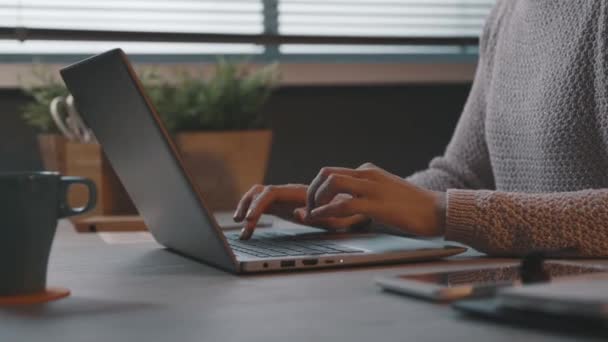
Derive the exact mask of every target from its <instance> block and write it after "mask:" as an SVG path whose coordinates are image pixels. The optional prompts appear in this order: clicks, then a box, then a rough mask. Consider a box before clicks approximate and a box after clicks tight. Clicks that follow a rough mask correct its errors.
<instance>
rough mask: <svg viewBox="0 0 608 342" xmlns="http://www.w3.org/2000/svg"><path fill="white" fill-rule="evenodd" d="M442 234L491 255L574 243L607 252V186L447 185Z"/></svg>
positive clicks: (586, 250)
mask: <svg viewBox="0 0 608 342" xmlns="http://www.w3.org/2000/svg"><path fill="white" fill-rule="evenodd" d="M446 202H447V206H446V216H445V217H446V222H445V236H446V239H448V240H453V241H458V242H462V243H464V244H467V245H469V246H471V247H473V248H475V249H477V250H479V251H481V252H485V253H488V254H492V255H509V256H513V255H523V254H526V253H528V252H530V251H532V250H537V249H559V248H565V247H574V248H576V249H577V250H578V253H579V255H580V256H586V257H604V256H608V225H607V224H606V222H608V189H601V190H584V191H577V192H563V193H548V194H526V193H506V192H497V191H485V190H478V191H470V190H449V191H448V193H447V200H446Z"/></svg>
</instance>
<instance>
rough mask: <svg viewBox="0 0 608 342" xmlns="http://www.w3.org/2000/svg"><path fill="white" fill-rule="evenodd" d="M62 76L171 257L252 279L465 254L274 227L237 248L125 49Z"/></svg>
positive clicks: (367, 236)
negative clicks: (248, 275)
mask: <svg viewBox="0 0 608 342" xmlns="http://www.w3.org/2000/svg"><path fill="white" fill-rule="evenodd" d="M61 76H62V78H63V80H64V81H65V84H66V85H67V87H68V89H69V90H70V92H71V93H72V95H73V96H74V99H75V102H76V106H77V107H78V111H79V112H80V114H81V116H82V118H83V120H84V121H85V123H86V124H87V125H88V126H89V127H90V129H91V130H92V131H93V133H94V134H95V136H96V137H97V140H98V141H99V143H100V144H101V146H102V148H103V150H104V152H105V153H106V155H107V157H108V159H109V161H110V164H111V165H112V167H113V168H114V170H115V171H116V173H117V174H118V177H119V178H120V180H121V181H122V183H123V185H124V186H125V189H126V190H127V193H128V194H129V196H130V197H131V199H132V200H133V203H134V204H135V206H136V208H137V210H138V211H139V213H140V215H141V216H142V217H143V219H144V221H145V223H146V225H147V227H148V229H149V231H150V233H151V234H152V236H153V237H154V239H155V240H156V241H157V242H158V243H159V244H161V245H163V246H165V247H167V248H168V249H169V250H171V251H174V252H176V253H178V254H181V255H184V256H187V257H189V258H193V259H195V260H198V261H201V262H204V263H206V264H209V265H212V266H215V267H218V268H220V269H222V270H226V271H229V272H234V273H253V272H265V271H279V270H281V271H287V270H297V269H313V268H327V267H343V266H352V265H362V264H386V263H398V262H411V261H419V260H432V259H438V258H443V257H447V256H451V255H455V254H459V253H462V252H464V251H465V250H466V248H463V247H459V246H449V245H443V244H440V243H435V242H431V241H425V240H419V239H411V238H406V237H400V236H394V235H389V234H380V233H371V232H361V233H330V232H325V231H323V230H320V229H317V228H314V227H306V226H300V225H294V226H295V227H291V226H290V227H289V228H288V229H281V227H280V226H278V225H279V224H277V223H275V224H274V226H273V227H269V228H259V229H257V230H256V232H255V234H254V236H253V237H252V239H250V240H247V241H240V240H239V239H238V233H237V232H234V231H232V232H230V231H223V230H222V229H220V227H219V226H218V223H217V222H216V220H215V218H214V216H213V214H212V213H211V212H210V211H209V210H208V207H207V206H206V205H205V199H204V194H202V193H201V192H200V190H199V189H198V188H197V187H196V186H195V185H194V183H193V181H192V178H191V177H190V175H189V173H188V170H186V169H185V168H184V165H183V162H182V160H181V157H180V155H179V153H178V152H177V150H176V147H175V145H174V143H173V141H172V139H171V137H170V135H169V134H168V132H167V130H166V129H165V127H164V126H163V123H162V122H161V120H160V119H159V116H158V115H157V113H156V110H155V109H154V106H153V105H152V103H151V102H150V100H149V98H148V97H147V95H146V93H145V91H144V88H143V87H142V84H141V82H140V80H139V79H138V77H137V75H136V74H135V72H134V70H133V67H132V66H131V64H130V62H129V60H128V58H127V56H126V55H125V53H124V52H123V51H122V50H120V49H114V50H110V51H107V52H105V53H102V54H99V55H96V56H93V57H91V58H88V59H85V60H83V61H81V62H78V63H76V64H73V65H71V66H68V67H66V68H64V69H62V70H61ZM277 222H279V221H277Z"/></svg>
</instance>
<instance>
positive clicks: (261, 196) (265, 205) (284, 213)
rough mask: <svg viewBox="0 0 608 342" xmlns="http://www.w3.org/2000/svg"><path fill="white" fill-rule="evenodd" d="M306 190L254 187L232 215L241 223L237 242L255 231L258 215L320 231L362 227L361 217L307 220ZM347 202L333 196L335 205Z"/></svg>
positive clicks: (298, 186)
mask: <svg viewBox="0 0 608 342" xmlns="http://www.w3.org/2000/svg"><path fill="white" fill-rule="evenodd" d="M307 190H308V186H306V185H302V184H287V185H276V186H275V185H267V186H263V185H255V186H253V187H252V188H251V189H250V190H249V191H248V192H247V193H246V194H245V195H243V197H242V198H241V201H240V202H239V204H238V206H237V209H236V211H235V213H234V220H235V221H236V222H242V221H243V220H244V221H245V226H244V228H243V230H242V231H241V239H244V240H246V239H249V238H250V237H251V235H252V234H253V231H254V230H255V226H256V224H257V223H258V221H259V219H260V217H261V216H262V214H264V213H267V214H273V215H276V216H279V217H281V218H284V219H287V220H290V221H294V222H297V223H302V224H307V225H312V226H317V227H323V228H327V229H344V228H351V227H354V226H359V225H363V224H366V223H368V222H369V219H368V218H367V217H365V216H363V215H342V216H341V217H331V216H325V217H319V218H311V217H310V216H308V215H306V193H307ZM348 198H350V196H349V195H343V194H342V195H338V196H335V200H336V201H343V200H346V199H348Z"/></svg>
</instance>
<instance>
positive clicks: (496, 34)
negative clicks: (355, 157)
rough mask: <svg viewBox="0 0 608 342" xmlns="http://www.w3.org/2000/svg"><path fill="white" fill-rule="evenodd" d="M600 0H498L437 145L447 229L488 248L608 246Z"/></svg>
mask: <svg viewBox="0 0 608 342" xmlns="http://www.w3.org/2000/svg"><path fill="white" fill-rule="evenodd" d="M607 78H608V1H605V0H502V1H501V0H499V1H498V3H497V4H496V6H495V8H494V9H493V11H492V12H491V14H490V16H489V18H488V20H487V22H486V25H485V28H484V31H483V34H482V37H481V43H480V59H479V64H478V68H477V73H476V76H475V80H474V83H473V87H472V89H471V93H470V95H469V98H468V101H467V103H466V105H465V108H464V111H463V113H462V116H461V118H460V121H459V123H458V125H457V127H456V131H455V132H454V136H453V138H452V140H451V142H450V144H449V145H448V147H447V149H446V151H445V154H444V155H443V156H441V157H438V158H435V159H433V160H432V161H431V163H430V166H429V168H428V169H427V170H424V171H421V172H418V173H416V174H414V175H412V176H411V177H409V178H408V180H409V181H411V182H413V183H414V184H417V185H419V186H422V187H425V188H428V189H432V190H440V191H447V217H446V238H447V239H449V240H454V241H459V242H462V243H465V244H468V245H470V246H472V247H474V248H476V249H478V250H480V251H483V252H486V253H489V254H495V255H521V254H523V253H526V252H529V251H530V250H533V249H539V248H542V249H554V248H562V247H575V248H578V250H579V254H580V255H581V256H608V79H607Z"/></svg>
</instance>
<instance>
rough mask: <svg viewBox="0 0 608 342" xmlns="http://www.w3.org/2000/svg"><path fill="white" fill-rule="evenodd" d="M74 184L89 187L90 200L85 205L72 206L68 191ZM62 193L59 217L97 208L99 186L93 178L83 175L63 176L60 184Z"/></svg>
mask: <svg viewBox="0 0 608 342" xmlns="http://www.w3.org/2000/svg"><path fill="white" fill-rule="evenodd" d="M74 184H83V185H85V186H86V187H87V189H89V200H88V201H87V204H86V205H85V206H84V207H80V208H72V207H70V205H69V204H68V191H69V190H70V186H72V185H74ZM59 190H60V193H61V195H60V196H61V198H60V202H59V217H68V216H74V215H80V214H84V213H86V212H87V211H90V210H92V209H93V208H95V205H96V204H97V187H96V186H95V183H93V181H92V180H90V179H88V178H83V177H70V176H68V177H61V184H60V189H59Z"/></svg>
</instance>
